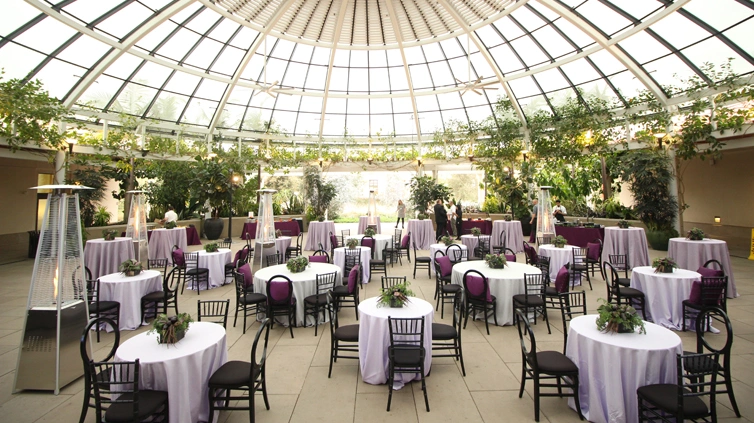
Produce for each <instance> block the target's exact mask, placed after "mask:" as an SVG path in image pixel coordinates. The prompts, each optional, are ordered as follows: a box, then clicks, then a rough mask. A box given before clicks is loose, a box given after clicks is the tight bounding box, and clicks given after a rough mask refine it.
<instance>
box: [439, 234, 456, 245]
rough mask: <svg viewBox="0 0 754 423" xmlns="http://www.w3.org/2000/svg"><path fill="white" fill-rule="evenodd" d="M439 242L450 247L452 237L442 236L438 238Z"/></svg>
mask: <svg viewBox="0 0 754 423" xmlns="http://www.w3.org/2000/svg"><path fill="white" fill-rule="evenodd" d="M440 242H442V243H443V244H445V246H446V247H450V246H451V245H453V238H451V237H449V236H444V237H442V238H440Z"/></svg>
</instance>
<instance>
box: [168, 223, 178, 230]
mask: <svg viewBox="0 0 754 423" xmlns="http://www.w3.org/2000/svg"><path fill="white" fill-rule="evenodd" d="M176 226H178V224H177V223H175V222H168V223H166V224H165V229H174V228H175V227H176Z"/></svg>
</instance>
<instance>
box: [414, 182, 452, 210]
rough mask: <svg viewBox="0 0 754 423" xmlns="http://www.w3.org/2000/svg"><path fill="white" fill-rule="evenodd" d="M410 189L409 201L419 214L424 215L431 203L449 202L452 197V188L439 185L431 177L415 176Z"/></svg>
mask: <svg viewBox="0 0 754 423" xmlns="http://www.w3.org/2000/svg"><path fill="white" fill-rule="evenodd" d="M408 187H409V189H410V190H411V195H410V196H409V201H410V202H411V204H412V205H413V208H414V210H416V211H418V212H419V213H424V212H425V211H426V210H427V205H428V204H429V203H434V202H435V201H436V200H443V201H447V200H448V199H450V196H451V192H450V188H448V187H446V186H445V185H443V184H440V183H438V182H437V181H436V180H434V179H432V177H431V176H414V177H413V178H411V182H409V183H408Z"/></svg>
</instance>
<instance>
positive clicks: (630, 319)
mask: <svg viewBox="0 0 754 423" xmlns="http://www.w3.org/2000/svg"><path fill="white" fill-rule="evenodd" d="M599 301H600V302H602V305H601V306H599V307H597V313H599V317H598V318H597V329H599V330H600V331H602V332H604V333H634V332H636V328H639V333H643V334H646V333H647V330H646V328H644V321H643V320H641V317H639V314H638V313H637V312H636V309H635V308H633V307H631V306H630V305H628V304H622V305H616V304H610V303H608V302H607V301H605V299H604V298H600V299H599Z"/></svg>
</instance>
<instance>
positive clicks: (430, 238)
mask: <svg viewBox="0 0 754 423" xmlns="http://www.w3.org/2000/svg"><path fill="white" fill-rule="evenodd" d="M409 232H411V242H416V248H418V249H420V250H428V249H429V246H430V245H431V244H434V243H435V229H434V228H433V227H432V221H431V220H429V219H425V220H418V219H409V220H408V223H407V224H406V231H405V232H404V233H405V234H408V233H409ZM411 247H412V248H413V246H411Z"/></svg>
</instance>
